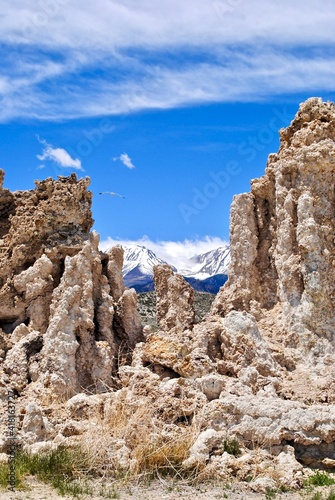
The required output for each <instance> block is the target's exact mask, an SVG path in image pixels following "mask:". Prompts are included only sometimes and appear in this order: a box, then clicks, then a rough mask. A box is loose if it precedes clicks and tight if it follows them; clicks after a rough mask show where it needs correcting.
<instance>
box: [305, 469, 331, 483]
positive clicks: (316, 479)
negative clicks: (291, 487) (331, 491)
mask: <svg viewBox="0 0 335 500" xmlns="http://www.w3.org/2000/svg"><path fill="white" fill-rule="evenodd" d="M307 484H309V485H313V486H331V485H332V484H335V479H333V478H332V477H331V476H330V475H329V474H327V473H326V472H321V471H316V472H315V474H313V476H310V477H309V478H308V479H307Z"/></svg>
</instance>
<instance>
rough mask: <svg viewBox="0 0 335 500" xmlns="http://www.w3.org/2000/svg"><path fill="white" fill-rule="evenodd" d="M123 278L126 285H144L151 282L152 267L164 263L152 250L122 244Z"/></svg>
mask: <svg viewBox="0 0 335 500" xmlns="http://www.w3.org/2000/svg"><path fill="white" fill-rule="evenodd" d="M123 249H124V257H123V262H124V264H123V268H122V274H123V280H124V284H125V285H126V286H135V285H144V284H146V283H148V282H152V276H153V267H154V266H156V265H157V264H166V262H164V260H162V259H160V258H159V257H157V255H156V254H154V252H152V251H151V250H149V249H148V248H146V247H143V246H140V245H131V246H123Z"/></svg>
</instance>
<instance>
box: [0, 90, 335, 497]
mask: <svg viewBox="0 0 335 500" xmlns="http://www.w3.org/2000/svg"><path fill="white" fill-rule="evenodd" d="M280 136H281V146H280V149H279V152H278V154H273V155H270V157H269V161H268V164H267V167H266V171H265V175H264V177H262V178H261V179H257V180H253V181H252V187H251V192H250V193H244V194H241V195H238V196H236V197H235V198H234V201H233V204H232V208H231V254H232V263H231V269H230V275H229V280H228V282H227V284H226V285H225V286H224V287H223V288H222V289H221V291H220V293H219V294H218V296H217V297H216V300H215V301H214V303H213V306H212V309H211V313H210V314H209V315H208V316H207V317H205V318H204V320H203V321H201V322H199V323H196V322H195V318H194V310H193V293H192V290H191V288H190V287H189V285H188V284H187V283H186V282H185V281H184V280H183V278H182V277H181V276H178V275H175V274H174V273H173V270H172V269H171V268H170V267H169V266H165V265H163V266H161V265H159V266H157V267H156V269H155V284H156V296H157V320H158V321H157V324H158V330H157V331H153V330H152V329H150V328H149V327H148V328H147V329H146V330H145V332H144V333H145V335H142V328H141V324H140V319H139V315H138V312H137V297H136V293H135V292H134V291H133V290H128V289H126V288H124V285H123V282H122V275H121V268H122V260H123V255H122V249H121V248H120V247H115V248H114V249H112V250H110V251H109V252H108V253H107V254H103V253H102V252H99V250H98V239H99V238H98V235H97V234H96V233H91V234H90V233H89V228H90V226H91V224H92V220H91V213H90V194H89V193H88V192H87V189H86V188H87V185H88V181H87V180H81V181H79V182H77V181H76V179H75V178H74V177H73V176H72V177H70V178H68V179H65V178H61V179H59V180H58V181H52V180H51V179H48V180H46V181H44V182H42V183H38V184H37V189H36V190H34V191H32V192H21V193H10V192H9V191H8V190H6V189H3V188H1V189H0V237H1V239H2V240H1V241H2V243H1V245H2V246H1V264H2V267H1V271H0V278H1V282H0V286H1V287H0V300H1V302H0V303H1V306H0V328H1V330H0V363H1V364H0V395H1V404H2V409H3V410H4V408H5V405H6V394H7V393H6V391H7V389H8V388H12V389H15V390H16V391H17V393H18V394H19V397H18V400H17V416H18V418H17V427H18V434H19V442H20V443H21V444H22V445H23V446H25V448H26V449H28V450H30V451H31V452H37V451H39V450H40V451H41V450H43V449H47V447H50V446H52V447H54V446H59V445H67V446H71V445H78V444H80V445H82V446H84V447H85V446H86V448H87V450H88V451H89V453H90V454H91V455H92V454H94V456H96V457H98V458H99V462H100V463H104V467H103V473H104V474H105V473H106V474H107V473H112V472H113V470H118V471H119V472H120V471H126V472H127V471H128V472H131V474H136V473H139V472H143V471H148V470H149V471H151V472H152V471H155V470H157V468H158V469H159V468H160V467H168V466H169V464H170V465H171V463H173V464H179V465H180V466H181V467H182V468H183V469H184V470H187V471H188V472H190V471H196V472H197V475H198V478H200V479H201V478H204V479H206V478H210V477H215V478H222V479H224V480H226V479H228V478H229V477H231V476H235V477H236V478H237V480H239V481H248V485H249V487H250V488H251V489H252V490H254V491H258V492H266V490H267V489H275V488H278V487H280V486H282V487H285V488H299V487H301V485H302V484H303V480H304V477H306V476H308V475H309V474H310V469H309V467H310V466H312V467H322V468H328V469H329V470H334V469H335V455H334V440H335V370H334V364H335V341H334V338H335V314H334V310H335V309H334V305H335V304H334V303H335V290H334V286H335V285H334V283H335V280H334V278H335V276H334V262H335V242H334V224H335V222H334V220H335V219H334V207H335V189H334V185H335V106H334V104H332V103H323V102H322V101H321V100H320V99H316V98H313V99H310V100H308V101H307V102H305V103H303V104H302V105H301V107H300V109H299V111H298V113H297V116H296V117H295V119H294V120H293V121H292V123H291V125H290V126H289V127H288V128H287V129H285V130H281V131H280ZM2 182H3V173H2V172H1V171H0V183H1V185H2ZM63 192H64V193H65V194H64V196H63ZM66 193H70V194H69V197H67V194H66ZM64 200H65V201H64ZM67 205H68V206H67ZM25 207H27V210H25ZM56 207H57V208H56ZM56 212H57V213H56ZM59 213H61V214H62V216H59ZM45 220H48V221H49V222H48V223H45ZM34 231H36V234H35V233H34ZM29 245H30V246H31V248H30V246H29ZM1 415H2V417H1V421H0V452H1V451H5V450H6V443H7V437H6V434H5V430H6V421H5V416H4V415H5V411H2V412H1ZM174 470H175V469H174Z"/></svg>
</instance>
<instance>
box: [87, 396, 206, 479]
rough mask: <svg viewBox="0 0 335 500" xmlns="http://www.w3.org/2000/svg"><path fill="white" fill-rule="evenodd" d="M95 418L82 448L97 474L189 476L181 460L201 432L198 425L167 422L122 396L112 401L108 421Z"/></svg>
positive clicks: (147, 476) (124, 476) (126, 477)
mask: <svg viewBox="0 0 335 500" xmlns="http://www.w3.org/2000/svg"><path fill="white" fill-rule="evenodd" d="M94 421H95V426H94V427H93V426H91V427H90V428H91V429H92V431H89V432H88V433H86V434H85V437H84V440H83V443H82V448H83V451H84V452H85V453H86V454H87V455H89V457H90V464H91V470H92V472H94V473H95V474H96V475H99V476H102V477H109V478H111V477H113V478H115V479H118V480H120V479H121V480H129V479H130V478H131V479H134V478H136V479H138V480H141V479H148V478H149V479H153V478H155V477H158V478H159V477H161V476H165V475H169V476H172V477H178V478H182V477H185V476H189V475H190V472H189V471H185V470H183V467H182V462H183V461H184V460H185V459H186V458H188V456H189V452H190V448H191V446H192V445H193V443H194V441H195V439H196V438H197V436H198V434H199V430H198V429H197V427H196V425H195V424H191V425H186V426H185V425H180V426H176V425H171V424H164V422H162V421H161V420H159V419H158V417H157V416H156V415H155V410H154V409H152V408H150V407H148V406H145V405H140V406H136V405H135V404H134V401H133V400H129V401H127V400H124V399H121V398H119V400H118V401H115V402H114V403H112V404H111V408H110V412H109V414H108V420H107V419H105V420H103V418H102V417H101V416H100V415H96V416H95V418H94ZM93 429H94V430H93Z"/></svg>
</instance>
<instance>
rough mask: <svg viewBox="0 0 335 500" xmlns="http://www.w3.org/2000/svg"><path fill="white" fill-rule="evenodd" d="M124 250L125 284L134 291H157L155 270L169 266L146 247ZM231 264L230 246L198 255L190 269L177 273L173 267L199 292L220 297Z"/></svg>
mask: <svg viewBox="0 0 335 500" xmlns="http://www.w3.org/2000/svg"><path fill="white" fill-rule="evenodd" d="M123 249H124V265H123V270H122V274H123V279H124V284H125V285H126V286H128V287H134V288H135V289H136V290H138V291H145V290H153V288H154V284H153V267H154V266H155V265H157V264H165V263H166V262H165V261H164V260H162V259H160V258H159V257H157V256H156V254H155V253H154V252H153V251H152V250H149V249H148V248H146V247H144V246H140V245H129V246H127V245H123ZM229 263H230V252H229V247H228V246H226V247H220V248H217V249H215V250H212V251H210V252H206V253H203V254H200V255H195V256H194V257H192V258H190V259H189V265H188V266H187V268H184V269H181V270H177V269H176V268H175V267H173V266H172V267H173V270H174V271H175V272H179V273H180V274H182V275H183V276H185V277H186V278H187V279H189V281H190V283H191V285H192V286H193V287H194V288H195V289H196V290H203V291H213V290H214V292H213V293H216V291H217V290H218V289H219V288H220V286H222V285H223V283H224V282H225V280H226V279H227V277H226V275H227V271H228V266H229ZM208 280H211V281H208ZM213 280H214V281H213ZM212 282H213V283H212Z"/></svg>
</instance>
